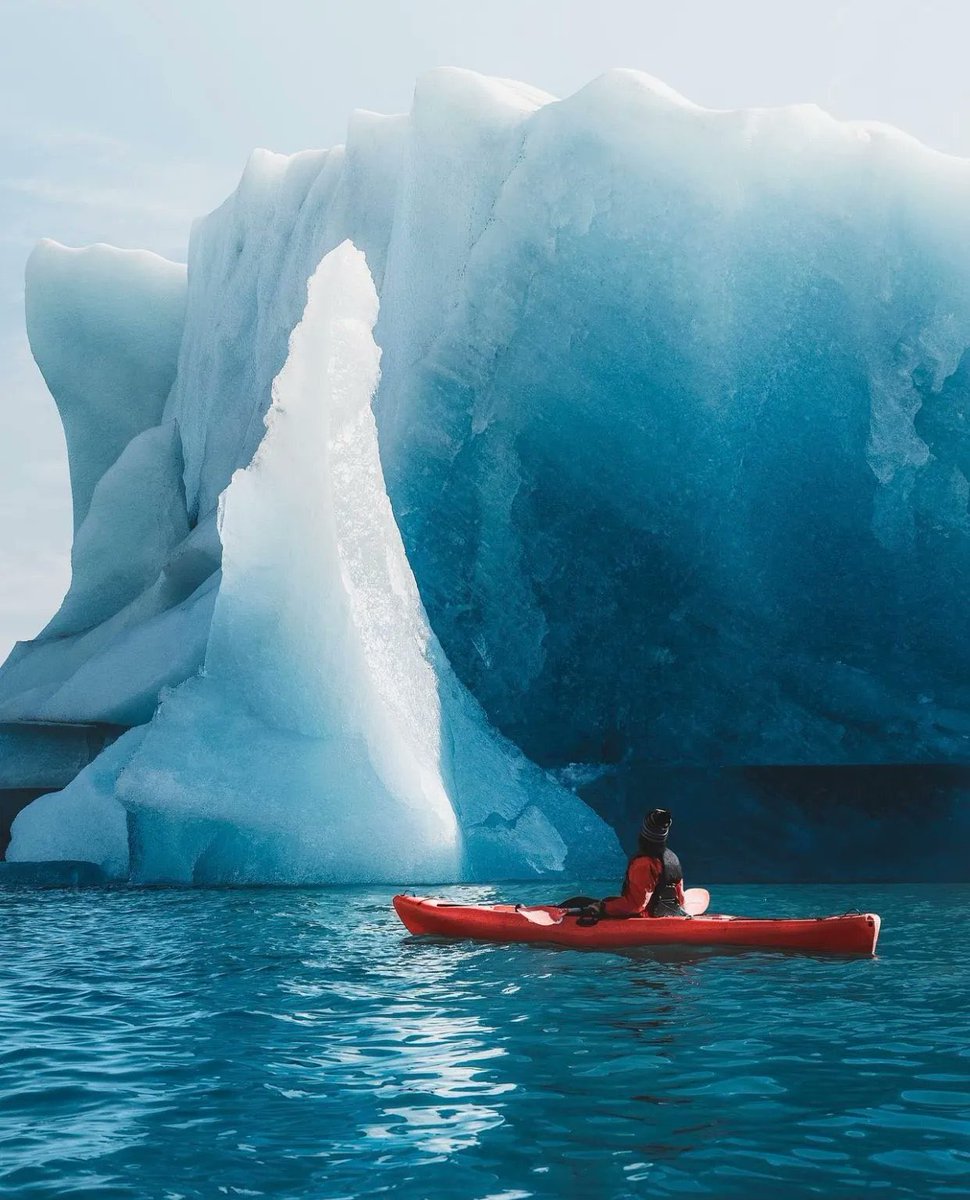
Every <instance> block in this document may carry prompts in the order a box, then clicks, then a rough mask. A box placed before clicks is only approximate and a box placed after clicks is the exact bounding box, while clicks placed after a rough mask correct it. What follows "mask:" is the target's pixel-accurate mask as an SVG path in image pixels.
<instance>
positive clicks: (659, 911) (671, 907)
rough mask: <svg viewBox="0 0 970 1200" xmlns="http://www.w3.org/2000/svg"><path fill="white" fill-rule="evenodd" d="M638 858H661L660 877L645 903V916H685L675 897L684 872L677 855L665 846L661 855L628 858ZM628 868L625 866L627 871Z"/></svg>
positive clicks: (624, 888)
mask: <svg viewBox="0 0 970 1200" xmlns="http://www.w3.org/2000/svg"><path fill="white" fill-rule="evenodd" d="M638 858H655V859H660V860H661V864H660V878H659V879H658V880H657V885H656V887H655V888H654V889H653V895H652V896H651V897H650V901H649V903H648V904H647V916H649V917H685V916H686V915H687V914H686V913H685V912H684V910H683V909H682V908H681V907H680V902H679V901H678V899H677V884H678V883H683V881H684V872H683V869H682V868H681V865H680V859H679V858H678V857H677V855H676V854H674V852H673V850H668V849H666V848H665V849H664V852H663V856H662V857H661V855H659V854H637V855H635V856H634V857H633V858H632V859H631V860H630V861H631V863H632V862H636V860H637V859H638ZM629 869H630V868H629V867H627V872H628V873H629ZM623 890H624V891H626V880H624V884H623Z"/></svg>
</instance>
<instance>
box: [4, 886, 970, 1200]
mask: <svg viewBox="0 0 970 1200" xmlns="http://www.w3.org/2000/svg"><path fill="white" fill-rule="evenodd" d="M577 890H582V887H580V886H578V887H577ZM593 890H594V891H596V890H598V889H596V888H595V887H594V888H593ZM599 890H602V889H599ZM454 894H455V895H456V896H457V897H461V898H472V897H475V898H483V897H485V896H489V895H491V893H490V891H489V890H488V889H480V888H478V889H472V888H467V889H454ZM517 894H518V895H519V896H521V898H523V899H525V900H534V901H538V900H540V899H542V898H543V894H542V891H541V889H537V888H532V889H526V888H519V889H517ZM717 899H718V900H719V901H720V903H719V907H723V908H726V909H728V910H731V911H746V912H749V913H751V914H752V915H767V914H768V913H769V912H770V913H773V914H775V915H796V914H800V915H810V914H814V913H818V912H821V911H841V910H844V909H845V908H847V907H850V906H853V905H865V906H866V907H872V908H876V909H877V910H879V911H881V912H882V914H883V917H884V920H885V924H884V930H883V940H882V942H881V943H880V957H879V958H878V959H876V960H869V959H849V960H846V959H837V958H835V959H829V958H825V957H814V958H810V957H804V956H794V955H784V954H772V953H734V954H730V955H724V954H710V953H706V952H704V951H697V950H690V951H685V950H676V949H673V948H666V949H664V950H663V951H662V952H660V953H658V952H653V951H649V950H647V949H642V950H637V951H634V952H627V953H624V954H615V953H606V954H603V953H577V952H574V951H569V950H563V949H556V948H549V947H541V946H488V945H476V944H472V943H455V942H430V941H424V940H422V939H417V938H412V937H409V936H408V935H407V934H406V933H405V932H404V930H403V929H402V928H401V926H400V925H398V924H397V921H396V918H395V917H394V915H393V913H392V912H391V911H390V909H389V904H388V901H389V894H387V893H385V892H382V891H376V890H366V891H365V890H353V891H351V890H341V891H331V892H323V891H302V892H284V891H237V892H232V891H212V892H189V891H170V892H166V891H159V892H128V891H108V892H79V893H68V892H64V893H43V894H41V893H30V892H20V893H8V894H6V895H0V909H2V921H0V953H2V961H3V963H4V967H3V971H2V973H0V1022H2V1028H3V1031H4V1039H3V1042H2V1044H0V1192H3V1193H4V1194H10V1195H13V1196H16V1197H18V1200H20V1198H23V1200H32V1198H33V1197H42V1196H43V1197H60V1196H63V1195H67V1194H70V1195H72V1196H90V1197H95V1196H96V1197H99V1200H100V1198H101V1197H114V1196H117V1197H155V1196H158V1197H166V1198H171V1200H176V1198H180V1197H185V1198H190V1197H202V1196H213V1195H249V1196H261V1195H262V1196H272V1197H280V1196H286V1197H304V1196H305V1197H318V1198H336V1197H339V1196H348V1197H349V1196H354V1197H357V1196H361V1197H363V1196H378V1195H384V1194H387V1193H388V1192H392V1191H393V1193H394V1194H395V1195H396V1196H401V1197H404V1198H405V1200H411V1198H413V1200H423V1198H425V1197H435V1198H437V1197H452V1196H454V1197H456V1198H457V1197H461V1198H462V1200H476V1198H485V1197H493V1198H494V1197H498V1196H502V1197H506V1198H508V1197H515V1196H518V1197H526V1196H533V1195H535V1196H567V1195H568V1196H585V1195H590V1196H610V1197H612V1196H615V1197H626V1196H631V1197H632V1196H642V1195H648V1194H649V1195H650V1196H683V1195H702V1196H703V1195H707V1196H713V1197H718V1198H721V1197H734V1196H738V1197H740V1196H744V1197H749V1198H750V1197H772V1198H774V1197H779V1196H795V1197H797V1196H809V1195H817V1194H820V1193H821V1194H826V1195H830V1196H845V1195H854V1194H856V1193H857V1192H859V1191H865V1190H870V1189H875V1190H879V1191H883V1192H885V1193H886V1194H890V1195H893V1196H914V1197H915V1196H921V1197H925V1196H933V1195H941V1196H942V1195H956V1194H965V1192H966V1190H967V1187H968V1185H970V1049H968V1047H970V1017H968V1006H967V1004H966V991H967V985H968V982H970V970H968V968H967V966H966V963H965V956H964V955H965V947H966V944H967V933H968V932H970V920H968V916H967V907H966V901H967V900H968V899H970V891H968V889H960V888H923V889H918V890H917V889H909V890H907V889H899V888H895V889H893V888H879V889H874V888H867V889H858V890H857V891H855V892H853V893H852V894H846V893H845V891H843V890H841V889H840V890H836V889H831V888H807V887H800V888H796V887H789V888H765V887H759V888H757V889H747V890H745V889H742V888H724V889H719V890H718V895H717Z"/></svg>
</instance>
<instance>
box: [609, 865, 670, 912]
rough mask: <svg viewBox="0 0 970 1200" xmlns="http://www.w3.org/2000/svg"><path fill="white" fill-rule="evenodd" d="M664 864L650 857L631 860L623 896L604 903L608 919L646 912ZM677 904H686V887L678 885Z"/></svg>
mask: <svg viewBox="0 0 970 1200" xmlns="http://www.w3.org/2000/svg"><path fill="white" fill-rule="evenodd" d="M662 871H663V862H662V861H661V860H660V859H659V858H652V857H650V856H648V855H637V857H636V858H631V859H630V865H629V866H628V867H627V869H626V878H625V879H624V880H623V895H622V896H610V897H609V898H608V899H606V900H604V901H603V911H604V912H605V914H606V915H607V916H608V917H636V916H639V915H641V914H642V913H645V912H646V909H647V905H648V904H649V903H650V898H651V897H652V896H653V890H654V888H655V887H656V886H657V884H658V882H659V880H660V875H661V872H662ZM677 902H678V903H679V904H680V905H683V903H684V885H683V883H682V882H681V883H678V884H677Z"/></svg>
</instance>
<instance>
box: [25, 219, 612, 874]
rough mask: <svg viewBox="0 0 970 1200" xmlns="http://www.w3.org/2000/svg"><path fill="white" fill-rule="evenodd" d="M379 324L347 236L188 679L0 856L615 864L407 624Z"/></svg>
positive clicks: (514, 867) (279, 386)
mask: <svg viewBox="0 0 970 1200" xmlns="http://www.w3.org/2000/svg"><path fill="white" fill-rule="evenodd" d="M377 308H378V301H377V294H376V292H375V290H374V286H373V283H372V281H371V277H370V274H369V272H368V269H367V265H366V261H365V259H364V256H363V254H362V253H361V252H360V251H358V250H357V249H356V248H354V247H353V246H352V245H351V244H350V243H349V242H345V243H344V244H343V245H341V246H340V247H338V248H337V249H335V250H334V251H332V252H331V253H330V254H329V255H327V256H326V257H325V258H324V259H323V261H322V262H321V264H320V266H319V267H318V269H317V270H316V271H315V272H314V274H313V275H312V276H311V278H310V281H309V288H308V300H307V304H306V309H305V311H304V313H303V315H302V318H301V319H300V321H299V323H298V324H297V325H296V328H295V329H294V330H293V333H292V335H291V337H290V341H289V352H288V356H287V358H286V361H285V364H284V366H283V368H282V370H281V371H280V373H279V375H278V376H277V378H276V380H275V381H274V382H273V385H272V395H273V402H272V406H271V408H270V410H269V413H268V415H267V419H266V426H267V432H266V434H265V436H264V437H263V439H262V441H261V443H260V446H259V449H258V451H257V453H256V455H255V457H254V459H253V461H252V463H251V464H250V465H249V466H248V467H246V468H244V469H241V470H239V471H238V472H236V474H235V475H234V476H233V479H232V482H231V483H230V485H229V487H228V489H227V490H226V491H225V493H224V494H223V498H222V503H221V506H220V514H219V533H220V539H221V543H222V547H223V557H222V580H221V586H220V588H219V592H218V598H217V600H216V604H215V610H214V613H213V617H212V625H211V630H210V633H209V638H208V645H207V649H206V654H205V664H204V669H203V671H202V672H201V674H199V675H198V676H196V677H194V678H192V679H190V680H187V681H186V682H184V683H183V684H181V685H180V686H179V687H178V688H176V689H174V690H172V691H170V692H168V693H167V694H164V695H163V696H162V699H161V703H160V705H159V708H158V711H157V712H156V714H155V716H154V717H153V719H152V720H151V721H150V722H149V723H148V724H147V725H145V726H142V727H140V728H137V729H133V730H131V731H130V732H128V733H127V734H125V735H124V736H123V737H121V738H120V739H119V740H118V741H116V742H115V743H114V744H113V745H112V746H110V747H109V748H108V749H107V750H105V751H104V752H103V753H102V754H101V755H99V756H98V757H97V758H96V759H95V760H94V762H93V763H92V764H91V765H90V766H89V767H87V768H86V769H85V770H84V771H82V772H81V773H80V774H79V775H78V777H77V779H75V780H74V782H73V783H72V784H70V785H69V786H68V787H66V788H64V789H63V790H62V791H60V792H59V793H56V794H53V795H50V796H45V797H41V798H40V799H38V800H36V801H34V803H33V804H32V805H30V806H29V807H28V808H26V809H25V810H24V811H23V813H21V814H20V815H19V816H18V817H17V819H16V820H15V822H14V824H13V829H12V842H11V846H10V849H9V851H8V854H7V857H8V859H9V860H11V861H36V860H41V859H57V858H64V859H86V860H88V861H90V862H94V863H96V864H97V865H98V866H99V867H101V868H102V870H103V871H104V872H105V873H106V874H107V875H109V876H114V877H117V876H119V875H125V876H128V877H130V878H131V879H133V880H134V881H136V882H142V883H158V882H164V883H268V882H286V883H294V882H331V883H334V882H338V883H346V882H362V881H373V880H387V881H392V882H421V881H427V880H452V879H467V880H475V879H489V878H509V877H511V878H521V877H528V876H530V875H544V874H556V873H561V872H563V871H566V870H568V871H569V872H570V873H571V874H575V875H583V874H586V875H590V874H596V873H597V872H598V871H601V870H603V869H604V868H607V869H608V868H610V867H611V866H612V867H615V866H616V863H617V860H618V857H619V846H618V843H617V841H616V837H615V834H614V833H613V832H612V830H610V829H609V828H608V826H606V825H605V824H604V823H603V822H602V821H601V820H600V819H599V818H598V817H596V816H594V814H593V813H592V812H591V811H590V810H589V809H588V808H587V807H586V805H585V804H583V802H582V801H581V800H579V799H577V798H576V797H575V796H574V795H573V794H572V793H571V792H569V791H567V790H565V789H564V788H562V787H560V786H559V785H558V784H556V783H555V782H554V781H553V780H552V779H550V778H549V777H548V776H546V775H545V774H544V773H543V772H542V771H541V770H539V768H537V767H535V766H533V765H532V764H531V763H529V762H528V761H527V760H526V759H524V757H523V756H522V755H521V753H519V752H518V751H517V750H516V749H515V748H514V747H513V746H512V745H511V744H509V743H507V742H505V740H504V739H502V738H501V737H500V736H499V735H498V734H496V733H494V731H492V730H491V729H490V728H489V725H488V722H487V720H486V718H485V716H484V714H483V713H482V712H481V710H480V708H479V706H478V705H477V703H476V702H475V701H474V699H473V698H472V697H471V696H469V695H468V693H467V692H466V691H465V689H464V688H463V687H462V685H461V684H460V683H459V682H458V681H457V679H455V678H454V676H453V674H452V673H451V670H450V667H449V666H448V663H447V660H446V659H445V658H444V655H443V654H442V652H441V649H440V646H439V645H438V644H437V641H436V640H435V638H434V637H433V635H432V633H431V631H430V629H429V627H428V625H427V621H426V618H425V615H424V610H423V608H422V605H421V601H420V597H419V595H418V591H417V587H416V585H415V582H414V578H413V576H412V574H411V571H410V568H409V566H408V562H407V558H406V556H405V553H404V547H403V544H402V542H401V539H400V534H399V532H398V529H397V525H396V524H395V521H394V516H393V514H392V512H391V507H390V502H389V500H388V498H387V493H386V491H385V488H384V480H383V474H382V471H381V464H380V456H379V453H378V447H377V429H376V425H375V422H374V416H373V413H372V410H371V398H372V395H373V393H374V390H375V388H376V385H377V380H378V362H379V357H380V354H379V351H378V349H377V346H376V344H375V342H374V340H373V337H372V334H371V329H372V326H373V324H374V322H375V320H376V317H377ZM137 440H138V439H136V441H137ZM134 444H135V443H134V442H133V443H132V445H134ZM172 490H173V491H176V490H177V489H175V488H173V489H172ZM68 600H70V596H69V597H68ZM65 603H67V602H65Z"/></svg>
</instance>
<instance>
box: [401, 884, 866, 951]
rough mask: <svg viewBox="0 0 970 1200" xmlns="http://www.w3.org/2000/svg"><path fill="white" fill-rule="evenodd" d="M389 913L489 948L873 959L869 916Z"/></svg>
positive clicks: (413, 903)
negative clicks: (590, 917)
mask: <svg viewBox="0 0 970 1200" xmlns="http://www.w3.org/2000/svg"><path fill="white" fill-rule="evenodd" d="M394 909H395V911H396V912H397V915H398V916H399V917H400V918H401V921H402V922H403V924H404V925H405V927H406V928H407V929H408V930H409V931H410V932H411V933H414V934H433V935H435V936H437V937H451V938H473V939H477V940H479V941H487V942H545V943H552V944H554V945H557V946H575V947H577V948H581V949H588V950H596V949H600V950H607V949H621V948H623V947H630V946H748V947H752V948H761V949H766V950H767V949H771V950H809V951H822V952H826V953H832V954H875V952H876V941H877V939H878V937H879V926H880V919H879V917H878V916H877V915H876V914H875V913H846V914H845V915H844V916H841V917H809V918H807V919H806V918H795V919H791V918H787V917H784V918H777V919H772V920H766V919H764V918H755V917H727V916H720V915H717V914H709V915H707V916H700V917H693V918H690V919H688V918H686V917H630V918H628V919H626V920H601V921H599V922H597V923H596V924H595V925H580V924H578V921H577V918H576V917H573V916H567V915H566V913H565V912H564V910H563V909H561V908H556V907H555V906H553V905H536V906H534V907H524V906H522V905H518V904H489V905H487V904H452V903H450V902H449V901H447V900H434V899H431V898H429V897H426V896H395V897H394Z"/></svg>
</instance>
